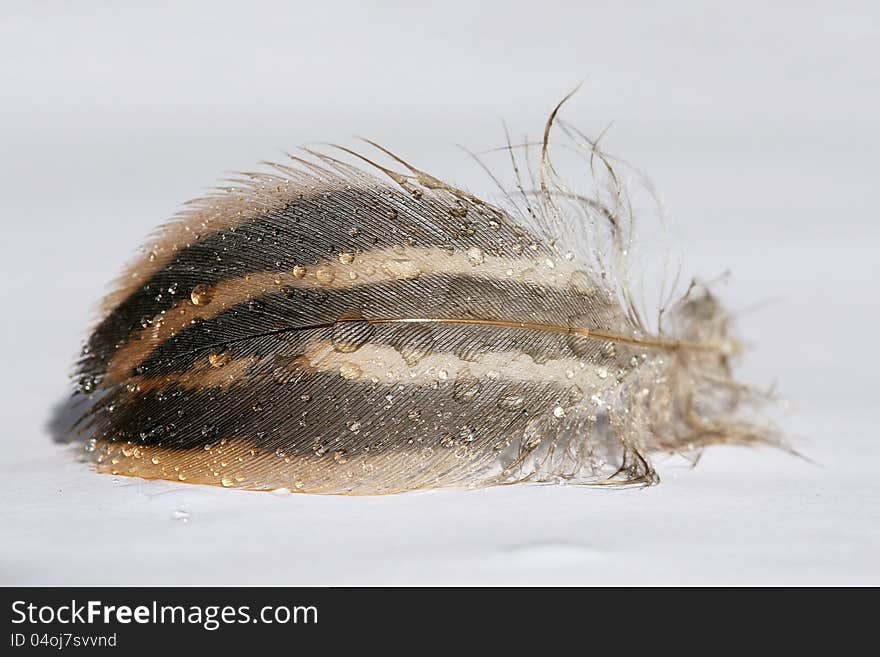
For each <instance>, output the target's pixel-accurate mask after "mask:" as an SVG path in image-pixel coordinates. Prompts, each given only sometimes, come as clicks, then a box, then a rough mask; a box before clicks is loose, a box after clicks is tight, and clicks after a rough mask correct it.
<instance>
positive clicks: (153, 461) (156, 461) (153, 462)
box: [150, 456, 159, 465]
mask: <svg viewBox="0 0 880 657" xmlns="http://www.w3.org/2000/svg"><path fill="white" fill-rule="evenodd" d="M150 463H152V464H153V465H159V457H158V456H154V457H153V458H151V459H150Z"/></svg>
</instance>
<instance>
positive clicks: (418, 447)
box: [78, 148, 770, 494]
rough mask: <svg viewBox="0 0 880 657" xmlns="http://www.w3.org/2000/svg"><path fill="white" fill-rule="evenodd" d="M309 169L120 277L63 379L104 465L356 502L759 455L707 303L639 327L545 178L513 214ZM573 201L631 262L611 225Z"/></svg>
mask: <svg viewBox="0 0 880 657" xmlns="http://www.w3.org/2000/svg"><path fill="white" fill-rule="evenodd" d="M383 150H384V149H383ZM348 152H349V153H351V154H354V155H357V154H355V153H354V152H353V151H348ZM511 152H512V151H511ZM386 153H387V154H388V155H390V156H391V157H392V158H394V159H396V160H397V161H398V163H399V164H402V165H404V166H406V167H409V165H408V164H406V163H405V162H404V161H403V160H400V159H399V158H397V157H396V156H394V155H392V154H390V153H388V152H387V151H386ZM311 155H312V157H311V159H300V158H294V162H293V163H292V165H291V166H283V165H272V166H273V167H274V172H273V173H272V174H252V175H249V176H245V177H244V178H242V179H241V180H239V181H237V182H236V183H234V184H233V185H232V186H231V187H229V188H227V189H226V190H225V191H220V192H218V193H217V194H215V195H213V196H211V197H209V198H207V199H204V200H200V201H196V202H194V203H192V204H190V206H189V207H188V209H187V210H186V211H185V212H183V213H182V214H181V215H180V216H179V217H178V218H176V220H175V221H173V222H172V223H171V224H169V225H168V226H166V227H164V228H163V229H162V230H161V231H160V232H159V233H157V234H156V235H155V236H154V239H153V240H152V241H151V243H150V245H149V246H148V247H147V248H146V249H145V251H144V255H143V257H142V258H141V259H140V260H138V261H137V262H135V263H133V264H132V266H131V267H130V268H129V269H128V270H127V271H126V272H125V273H124V274H123V276H122V277H121V279H120V281H119V283H118V286H117V289H116V291H114V293H113V294H111V295H110V297H108V299H107V302H106V303H105V314H104V317H103V319H102V320H101V321H100V322H99V323H98V325H97V326H96V327H95V329H94V331H93V332H92V334H91V336H90V338H89V340H88V342H87V345H86V347H85V349H84V352H83V356H82V358H81V360H80V362H79V366H78V367H79V371H78V376H79V379H80V391H81V392H82V393H83V394H87V395H88V396H89V398H90V400H91V403H90V407H89V409H88V411H87V412H86V413H85V415H84V417H83V418H82V419H81V421H80V423H79V425H78V430H79V431H80V432H82V433H83V434H84V435H85V436H86V451H87V452H89V453H90V454H91V457H92V459H93V462H94V463H95V464H96V467H97V469H98V470H99V471H101V472H110V473H114V474H123V475H132V476H138V477H144V478H161V479H173V480H179V481H187V482H192V483H202V484H217V485H223V486H230V487H237V488H247V489H274V488H279V487H287V488H290V489H292V490H298V491H303V492H315V493H350V494H375V493H390V492H397V491H405V490H414V489H422V488H434V487H447V486H467V487H476V486H486V485H492V484H503V483H513V482H519V481H540V482H546V481H569V482H574V483H586V484H609V483H614V484H627V483H651V482H653V481H655V480H656V475H655V473H654V470H653V468H652V467H651V465H650V462H649V454H650V453H651V452H652V451H657V450H662V451H681V450H684V449H692V448H698V447H700V446H702V445H704V444H707V443H710V442H746V443H749V442H757V441H762V440H767V439H768V438H769V437H770V434H769V433H768V432H767V431H765V430H763V429H761V428H759V427H754V426H752V425H751V424H748V423H746V422H744V421H743V420H742V419H740V418H741V417H742V416H741V408H743V407H744V405H746V404H747V403H748V402H749V401H750V400H752V399H753V398H754V396H753V395H752V394H751V393H750V391H747V389H745V388H744V387H742V386H740V385H738V384H735V382H733V380H732V379H731V378H730V372H729V359H730V357H731V355H732V353H733V351H735V343H734V342H733V341H732V339H731V338H730V336H729V326H728V325H729V318H728V316H727V315H726V314H725V313H724V312H723V310H722V309H721V308H720V306H719V305H718V304H717V302H716V301H715V299H714V298H713V297H712V296H711V294H710V293H709V292H708V291H706V290H699V289H692V290H689V292H688V294H686V295H685V296H684V297H683V298H682V299H680V300H679V302H678V303H677V304H675V305H673V306H672V307H671V310H670V311H669V313H668V325H669V326H671V327H672V330H671V331H667V332H666V333H660V332H658V331H654V332H653V333H652V332H651V331H649V330H648V328H647V327H646V326H645V325H644V321H643V320H642V315H641V314H640V313H639V311H638V310H637V309H636V306H635V304H633V303H632V301H631V299H632V295H631V294H629V290H628V288H627V286H626V285H625V283H622V282H621V281H620V280H619V278H609V272H613V269H612V267H611V266H610V265H609V266H608V268H606V267H605V266H604V264H602V263H603V262H604V261H603V257H604V256H602V255H601V254H600V255H597V253H596V252H591V253H587V252H585V251H586V248H587V247H584V246H583V243H578V244H577V245H576V246H577V253H576V254H575V257H571V256H570V255H568V254H567V255H563V254H565V253H566V250H564V249H562V248H561V243H562V240H563V239H564V237H560V235H562V234H563V233H564V232H565V231H563V230H562V229H560V228H559V226H558V222H559V221H563V219H561V218H560V217H562V215H564V212H562V211H561V208H562V206H563V202H565V201H566V200H568V201H570V200H571V199H572V198H578V197H576V196H572V195H571V194H568V193H567V192H566V193H565V194H564V193H563V190H562V188H561V187H559V186H558V185H555V184H554V183H553V179H552V177H551V178H550V183H549V184H548V182H547V178H545V177H544V175H543V174H544V172H545V169H544V168H542V175H541V189H542V191H543V194H542V196H540V197H538V198H539V199H540V204H533V203H531V202H530V201H529V193H528V191H527V190H525V189H524V188H523V187H522V185H520V189H521V192H522V193H521V202H520V204H519V205H518V206H512V207H511V208H510V209H508V210H505V209H502V208H500V207H497V206H495V205H492V204H490V203H488V202H486V201H483V200H480V199H478V198H476V197H474V196H472V195H470V194H468V193H465V192H462V191H460V190H458V189H456V188H454V187H452V186H450V185H447V184H445V183H442V182H441V181H439V180H438V179H436V178H434V177H432V176H429V175H428V174H425V173H424V172H421V171H418V170H417V169H414V168H412V167H409V173H407V174H400V173H396V172H394V171H392V170H391V169H388V168H385V167H382V166H379V165H376V164H374V163H373V162H372V161H371V160H366V158H363V157H362V156H359V155H358V157H360V158H361V159H363V160H366V162H367V163H368V165H369V166H372V167H374V168H376V169H378V171H379V172H380V173H382V174H387V176H388V177H389V181H388V182H386V181H385V180H383V179H380V178H377V177H374V176H373V175H370V174H368V173H367V172H366V171H363V170H361V169H359V168H356V167H353V166H352V165H351V164H347V163H344V162H342V161H339V160H337V159H334V158H330V157H329V156H327V155H323V154H319V153H311ZM593 155H594V156H595V148H594V152H593ZM603 161H605V160H603ZM545 164H546V163H545ZM520 182H521V181H520ZM580 198H581V202H580V205H579V207H580V209H581V210H582V211H583V212H586V213H587V214H589V213H594V214H595V216H598V217H600V220H601V221H602V223H603V226H604V230H605V231H609V232H608V233H607V234H608V235H610V237H611V238H612V239H611V240H610V241H611V243H613V244H615V245H617V246H618V247H619V250H622V249H623V248H625V244H624V238H623V237H622V236H623V235H625V228H626V226H625V225H623V224H621V221H620V217H622V216H623V215H622V214H621V209H620V207H617V208H615V207H612V204H607V203H603V202H600V201H598V200H596V199H594V198H592V199H586V200H584V199H585V197H580ZM523 217H531V219H528V218H526V219H523ZM554 226H555V227H554ZM567 230H571V227H569V228H568V229H567ZM554 231H555V232H554ZM596 236H598V231H597V232H596V234H595V235H594V237H596ZM564 243H565V244H568V243H569V242H564Z"/></svg>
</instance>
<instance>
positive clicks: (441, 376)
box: [437, 370, 449, 381]
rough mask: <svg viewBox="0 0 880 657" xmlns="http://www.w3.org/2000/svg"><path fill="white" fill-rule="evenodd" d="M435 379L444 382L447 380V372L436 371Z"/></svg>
mask: <svg viewBox="0 0 880 657" xmlns="http://www.w3.org/2000/svg"><path fill="white" fill-rule="evenodd" d="M437 378H438V379H440V380H441V381H446V380H447V379H448V378H449V372H447V371H446V370H437Z"/></svg>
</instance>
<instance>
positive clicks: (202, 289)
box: [189, 283, 214, 306]
mask: <svg viewBox="0 0 880 657" xmlns="http://www.w3.org/2000/svg"><path fill="white" fill-rule="evenodd" d="M213 296H214V290H213V289H212V288H211V287H210V286H208V285H205V284H204V283H199V284H198V285H196V286H195V287H194V288H193V289H192V291H191V292H190V293H189V300H190V301H192V303H193V305H194V306H207V305H208V304H209V303H211V299H212V297H213Z"/></svg>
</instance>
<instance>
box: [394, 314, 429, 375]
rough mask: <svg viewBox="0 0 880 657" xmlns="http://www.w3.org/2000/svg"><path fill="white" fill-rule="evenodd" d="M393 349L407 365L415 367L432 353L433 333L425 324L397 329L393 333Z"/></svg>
mask: <svg viewBox="0 0 880 657" xmlns="http://www.w3.org/2000/svg"><path fill="white" fill-rule="evenodd" d="M394 348H395V349H396V350H397V352H398V353H399V354H400V355H401V356H402V357H403V360H404V361H406V364H407V365H409V366H410V367H412V366H413V365H417V364H418V363H419V361H420V360H422V359H423V358H424V357H425V356H428V355H429V354H430V353H431V352H432V351H433V349H434V331H432V330H431V327H430V326H428V325H427V324H412V325H409V326H401V327H398V328H397V329H396V331H395V340H394Z"/></svg>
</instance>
